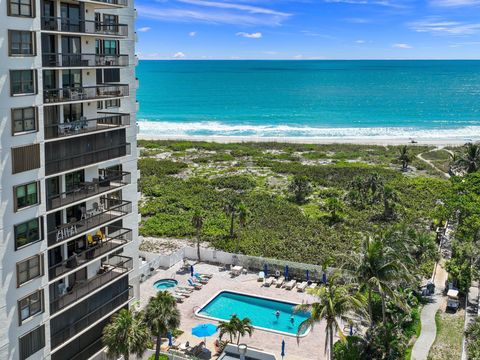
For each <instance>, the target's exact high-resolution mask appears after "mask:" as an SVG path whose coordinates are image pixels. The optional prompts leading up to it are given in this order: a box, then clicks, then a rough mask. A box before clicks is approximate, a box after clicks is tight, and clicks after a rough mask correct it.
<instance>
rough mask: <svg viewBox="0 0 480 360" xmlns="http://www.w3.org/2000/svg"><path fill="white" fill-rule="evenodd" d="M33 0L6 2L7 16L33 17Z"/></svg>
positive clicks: (11, 0)
mask: <svg viewBox="0 0 480 360" xmlns="http://www.w3.org/2000/svg"><path fill="white" fill-rule="evenodd" d="M33 1H34V0H8V15H10V16H26V17H35V13H34V9H35V6H34V4H33Z"/></svg>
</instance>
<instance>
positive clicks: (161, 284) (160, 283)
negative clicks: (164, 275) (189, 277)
mask: <svg viewBox="0 0 480 360" xmlns="http://www.w3.org/2000/svg"><path fill="white" fill-rule="evenodd" d="M177 285H178V281H177V280H175V279H161V280H157V281H155V282H154V283H153V287H154V288H155V289H158V290H166V289H170V288H173V287H175V286H177Z"/></svg>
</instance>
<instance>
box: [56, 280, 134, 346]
mask: <svg viewBox="0 0 480 360" xmlns="http://www.w3.org/2000/svg"><path fill="white" fill-rule="evenodd" d="M132 298H133V287H132V286H129V287H128V288H127V289H126V290H125V291H123V292H122V293H120V294H118V295H117V296H115V297H114V298H113V299H111V300H109V301H108V302H106V303H104V304H102V306H100V307H99V308H97V309H95V310H93V311H92V312H90V313H88V314H87V315H85V316H84V317H82V318H80V319H79V320H77V321H75V322H74V323H73V324H70V325H68V326H67V327H66V328H64V329H62V330H60V331H58V332H56V333H55V334H52V335H51V342H52V349H54V348H56V347H57V346H59V345H61V344H62V343H64V342H65V341H67V340H68V339H70V338H71V337H73V336H75V335H76V334H78V333H79V332H80V331H82V330H84V329H86V328H87V327H89V326H91V325H92V324H94V323H95V322H97V321H98V320H100V319H101V318H103V317H105V316H107V315H108V314H109V313H111V312H112V311H114V310H115V309H117V308H119V307H121V306H123V305H125V304H127V303H128V301H130V300H131V299H132Z"/></svg>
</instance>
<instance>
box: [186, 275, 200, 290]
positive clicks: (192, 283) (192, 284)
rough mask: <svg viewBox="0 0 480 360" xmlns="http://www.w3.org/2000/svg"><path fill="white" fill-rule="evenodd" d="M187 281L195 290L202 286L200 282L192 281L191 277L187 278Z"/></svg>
mask: <svg viewBox="0 0 480 360" xmlns="http://www.w3.org/2000/svg"><path fill="white" fill-rule="evenodd" d="M187 282H188V285H190V286H192V287H193V288H195V290H200V289H201V288H202V284H199V283H196V282H193V280H192V279H191V278H189V279H188V280H187Z"/></svg>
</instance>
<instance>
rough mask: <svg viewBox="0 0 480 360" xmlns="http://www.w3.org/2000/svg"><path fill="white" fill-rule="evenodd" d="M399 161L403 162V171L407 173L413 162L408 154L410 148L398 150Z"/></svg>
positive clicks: (404, 147) (403, 147)
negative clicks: (409, 165)
mask: <svg viewBox="0 0 480 360" xmlns="http://www.w3.org/2000/svg"><path fill="white" fill-rule="evenodd" d="M398 152H399V154H398V160H400V161H401V162H402V170H403V171H406V170H407V169H408V164H409V163H410V161H411V157H410V154H409V153H408V146H407V145H404V146H402V147H401V148H400V149H399V150H398Z"/></svg>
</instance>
